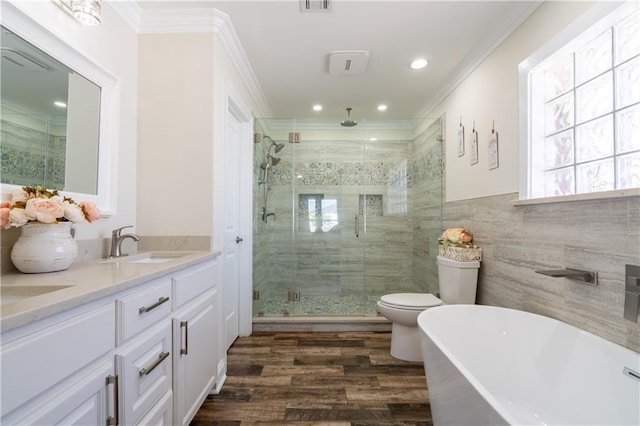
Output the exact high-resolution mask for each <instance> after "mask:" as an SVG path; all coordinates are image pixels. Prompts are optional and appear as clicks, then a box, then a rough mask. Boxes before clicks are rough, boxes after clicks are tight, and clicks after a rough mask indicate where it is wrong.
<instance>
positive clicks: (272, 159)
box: [260, 154, 280, 170]
mask: <svg viewBox="0 0 640 426" xmlns="http://www.w3.org/2000/svg"><path fill="white" fill-rule="evenodd" d="M279 162H280V158H278V157H274V156H273V155H271V154H267V161H265V162H263V163H262V164H260V168H261V169H263V170H267V169H268V168H269V167H273V166H275V165H276V164H278V163H279Z"/></svg>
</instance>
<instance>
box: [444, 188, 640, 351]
mask: <svg viewBox="0 0 640 426" xmlns="http://www.w3.org/2000/svg"><path fill="white" fill-rule="evenodd" d="M517 198H518V195H517V194H507V195H500V196H494V197H487V198H479V199H473V200H465V201H456V202H450V203H445V204H444V208H443V219H444V226H445V227H453V226H464V227H467V228H468V229H470V230H471V231H472V232H473V233H474V239H475V241H476V242H477V243H478V244H479V245H480V246H481V247H482V248H483V261H482V264H481V267H480V277H479V283H478V285H479V288H478V300H477V301H478V303H480V304H486V305H494V306H503V307H508V308H514V309H520V310H524V311H529V312H534V313H538V314H541V315H546V316H549V317H553V318H556V319H559V320H562V321H565V322H567V323H569V324H572V325H575V326H577V327H580V328H582V329H584V330H587V331H589V332H592V333H594V334H596V335H599V336H601V337H603V338H605V339H607V340H610V341H612V342H614V343H617V344H620V345H622V346H626V347H628V348H630V349H632V350H634V351H638V352H640V322H638V323H635V322H632V321H627V320H625V319H624V318H623V307H624V285H625V284H624V270H625V264H633V265H640V197H630V198H619V199H602V200H594V201H574V202H564V203H553V204H538V205H526V206H514V205H513V203H512V201H513V200H516V199H517ZM565 267H569V268H576V269H585V270H591V271H596V272H598V279H599V282H598V285H597V286H595V287H594V286H588V285H585V284H581V283H580V282H578V281H572V280H569V279H566V278H552V277H548V276H544V275H540V274H537V273H535V272H534V271H535V270H541V269H563V268H565Z"/></svg>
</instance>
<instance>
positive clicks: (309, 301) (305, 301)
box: [258, 295, 380, 317]
mask: <svg viewBox="0 0 640 426" xmlns="http://www.w3.org/2000/svg"><path fill="white" fill-rule="evenodd" d="M379 299H380V296H301V297H300V300H298V301H296V302H290V301H288V300H287V299H286V295H284V296H269V297H267V299H266V300H265V301H264V304H263V305H262V308H261V310H260V311H259V312H258V316H265V317H283V316H334V315H335V316H373V317H375V316H377V314H378V311H377V309H376V303H377V302H378V300H379Z"/></svg>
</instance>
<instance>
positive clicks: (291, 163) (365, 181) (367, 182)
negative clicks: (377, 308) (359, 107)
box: [254, 123, 442, 315]
mask: <svg viewBox="0 0 640 426" xmlns="http://www.w3.org/2000/svg"><path fill="white" fill-rule="evenodd" d="M439 134H440V125H439V123H437V125H434V126H431V127H430V128H428V129H427V130H426V131H425V132H423V133H422V134H420V135H419V136H418V137H417V138H415V139H414V140H401V141H398V140H387V141H376V142H368V143H366V144H365V146H364V147H363V145H362V143H360V142H354V141H346V140H344V141H343V140H338V141H305V140H304V138H303V141H302V142H301V143H300V144H287V145H286V147H285V149H284V150H283V151H281V152H280V153H278V154H277V156H278V157H280V158H281V161H280V162H279V163H278V164H277V165H276V166H274V167H273V168H272V170H270V174H271V177H270V184H271V189H270V191H269V203H268V208H267V210H269V211H272V212H274V213H275V220H274V219H273V218H269V223H268V224H264V222H260V220H259V216H260V212H259V209H260V208H261V207H262V204H263V202H262V199H263V194H262V191H263V188H262V185H258V186H257V187H256V188H257V191H256V193H255V194H254V201H255V204H256V206H255V208H256V211H255V212H254V213H255V214H256V215H257V216H256V217H257V218H258V222H260V223H256V224H255V229H254V231H257V232H256V234H258V235H257V236H254V288H256V289H258V290H259V291H260V297H261V299H264V298H265V296H267V295H273V294H274V293H276V294H281V295H282V297H283V298H286V297H287V293H288V290H290V289H296V290H298V291H300V292H301V294H302V295H303V296H305V295H307V296H334V297H337V298H339V297H346V296H353V295H365V294H368V295H369V296H371V295H374V297H377V296H379V295H381V294H386V293H389V292H416V291H418V292H423V291H434V292H437V276H436V269H435V252H436V251H437V237H438V236H439V235H440V233H441V232H442V230H441V221H440V213H441V199H442V198H441V196H442V191H441V188H442V178H441V176H442V157H441V149H440V143H439V142H438V141H437V140H436V136H437V135H439ZM303 136H304V135H303ZM263 154H264V152H263V150H262V149H260V148H259V147H257V149H256V155H255V157H256V162H255V166H256V167H257V168H258V169H259V167H260V163H261V158H264V157H261V156H262V155H263ZM365 157H366V158H365ZM259 175H260V173H257V174H256V176H254V177H255V178H256V182H257V180H258V179H259ZM310 199H312V200H314V202H315V201H316V200H320V199H322V200H324V201H326V202H328V203H329V204H332V203H334V202H335V204H337V209H336V210H335V212H336V213H337V217H334V219H337V221H336V222H337V223H333V222H331V223H329V220H330V218H329V217H328V216H327V217H325V218H324V219H325V222H324V224H325V225H326V226H325V227H323V228H322V229H321V227H320V226H317V223H316V222H315V221H314V222H313V223H309V222H310V219H309V217H310V214H311V215H313V214H315V213H318V211H316V210H315V209H311V210H312V212H310V209H309V208H306V209H305V208H300V203H301V202H303V203H307V202H308V200H310ZM365 205H366V208H367V214H366V215H363V214H362V209H364V208H365ZM356 220H357V221H358V225H359V227H358V232H357V236H356ZM365 222H366V223H365ZM365 227H366V231H365ZM323 229H324V230H323ZM267 259H269V260H267ZM259 310H260V302H257V303H256V304H255V305H254V312H257V311H259ZM354 314H356V315H357V314H358V313H354Z"/></svg>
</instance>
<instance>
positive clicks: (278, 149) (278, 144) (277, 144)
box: [272, 142, 284, 154]
mask: <svg viewBox="0 0 640 426" xmlns="http://www.w3.org/2000/svg"><path fill="white" fill-rule="evenodd" d="M272 146H275V147H276V154H277V153H279V152H280V151H282V149H283V148H284V144H283V143H275V142H274V143H273V145H272Z"/></svg>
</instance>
